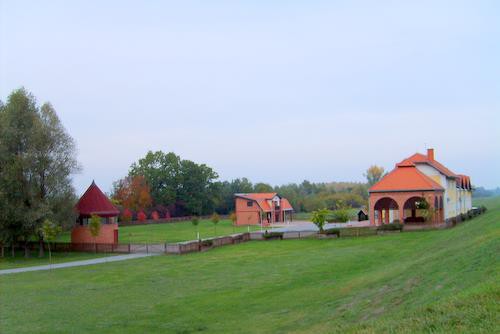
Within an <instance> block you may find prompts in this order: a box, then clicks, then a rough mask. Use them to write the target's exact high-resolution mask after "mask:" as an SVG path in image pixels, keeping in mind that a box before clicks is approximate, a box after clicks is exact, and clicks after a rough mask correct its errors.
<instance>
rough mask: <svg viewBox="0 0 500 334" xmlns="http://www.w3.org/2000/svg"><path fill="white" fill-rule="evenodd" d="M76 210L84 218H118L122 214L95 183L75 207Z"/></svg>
mask: <svg viewBox="0 0 500 334" xmlns="http://www.w3.org/2000/svg"><path fill="white" fill-rule="evenodd" d="M75 209H76V211H78V213H79V214H80V215H83V216H90V215H93V214H95V215H98V216H101V217H113V216H118V214H119V213H120V211H118V209H117V208H116V207H115V206H114V205H113V203H111V201H110V200H109V199H108V197H107V196H106V195H104V193H103V192H102V191H101V189H99V187H98V186H97V185H96V184H95V182H94V181H92V184H91V185H90V187H89V188H88V189H87V191H85V193H84V194H83V195H82V197H80V199H79V200H78V203H76V205H75Z"/></svg>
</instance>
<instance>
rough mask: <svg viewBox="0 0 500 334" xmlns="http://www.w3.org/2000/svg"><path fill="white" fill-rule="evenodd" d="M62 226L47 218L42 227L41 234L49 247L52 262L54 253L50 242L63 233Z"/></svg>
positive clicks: (50, 261)
mask: <svg viewBox="0 0 500 334" xmlns="http://www.w3.org/2000/svg"><path fill="white" fill-rule="evenodd" d="M61 231H62V229H61V226H59V225H56V224H54V223H52V222H51V221H50V220H48V219H45V221H44V222H43V225H42V228H41V234H42V236H43V240H45V242H46V243H47V248H48V249H49V263H52V253H51V250H50V243H51V242H53V241H54V240H56V239H57V236H58V235H59V234H60V233H61Z"/></svg>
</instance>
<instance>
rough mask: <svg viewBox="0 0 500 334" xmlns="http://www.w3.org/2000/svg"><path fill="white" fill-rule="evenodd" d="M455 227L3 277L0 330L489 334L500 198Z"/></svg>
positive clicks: (499, 268) (499, 326)
mask: <svg viewBox="0 0 500 334" xmlns="http://www.w3.org/2000/svg"><path fill="white" fill-rule="evenodd" d="M483 203H485V204H487V205H488V206H489V209H490V210H489V211H488V212H487V213H485V214H484V215H482V216H479V217H477V218H475V219H474V220H470V221H467V222H465V223H463V224H461V225H459V226H457V227H456V228H453V229H448V230H439V231H428V232H408V233H401V234H393V235H386V236H378V237H377V236H374V237H362V238H346V239H329V240H315V239H302V240H283V241H261V242H248V243H244V244H240V245H234V246H227V247H221V248H217V249H214V250H211V251H209V252H204V253H193V254H190V255H184V256H156V257H150V258H145V259H137V260H130V261H124V262H115V263H107V264H105V265H94V266H87V267H78V268H67V269H59V270H53V271H50V272H31V273H23V274H16V275H6V276H0V328H1V332H2V333H35V332H36V333H68V332H71V333H87V332H96V333H138V332H139V333H194V332H206V333H234V332H238V333H391V332H392V333H414V332H417V333H495V332H499V330H500V322H499V321H500V320H499V316H498V315H499V314H500V306H499V305H500V303H499V301H500V283H499V282H500V255H499V254H500V199H499V198H496V199H489V200H485V201H484V202H483Z"/></svg>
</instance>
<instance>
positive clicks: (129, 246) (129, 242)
mask: <svg viewBox="0 0 500 334" xmlns="http://www.w3.org/2000/svg"><path fill="white" fill-rule="evenodd" d="M128 253H129V254H130V242H129V243H128Z"/></svg>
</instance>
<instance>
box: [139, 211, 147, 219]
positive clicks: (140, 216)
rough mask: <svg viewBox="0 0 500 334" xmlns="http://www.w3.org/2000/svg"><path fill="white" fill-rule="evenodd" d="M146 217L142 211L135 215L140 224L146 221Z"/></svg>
mask: <svg viewBox="0 0 500 334" xmlns="http://www.w3.org/2000/svg"><path fill="white" fill-rule="evenodd" d="M147 218H148V217H147V216H146V214H145V213H144V211H140V212H139V213H138V214H137V220H138V221H140V222H143V221H145V220H146V219H147Z"/></svg>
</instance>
